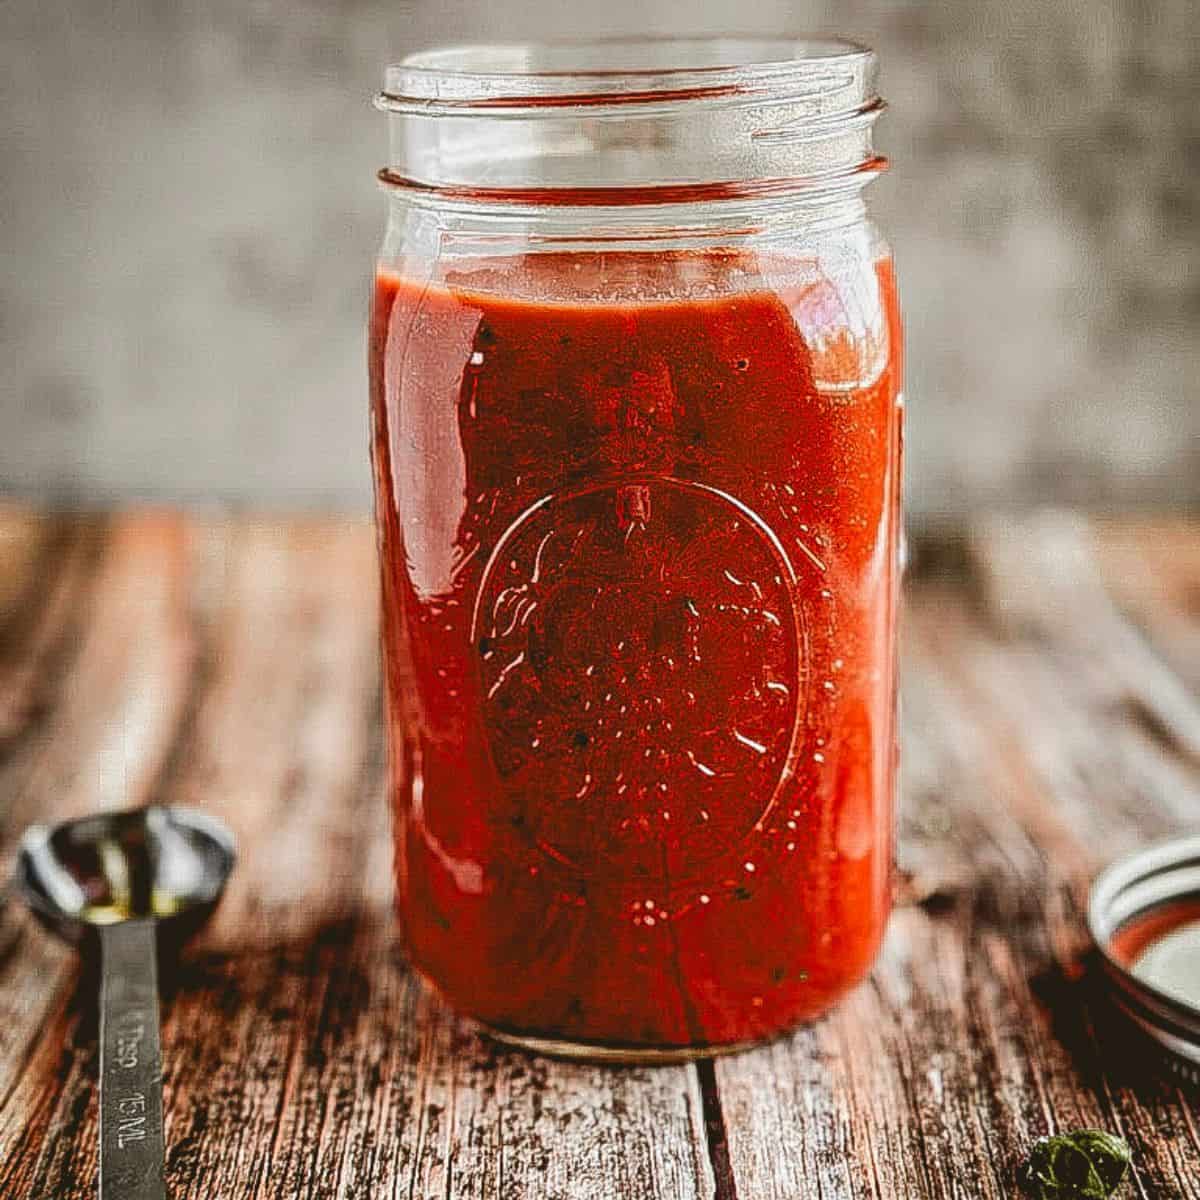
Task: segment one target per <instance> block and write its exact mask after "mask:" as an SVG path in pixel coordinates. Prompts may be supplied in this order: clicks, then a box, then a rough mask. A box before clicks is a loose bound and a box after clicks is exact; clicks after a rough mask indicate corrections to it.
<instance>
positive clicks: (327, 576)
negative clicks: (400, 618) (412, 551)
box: [0, 509, 1200, 1200]
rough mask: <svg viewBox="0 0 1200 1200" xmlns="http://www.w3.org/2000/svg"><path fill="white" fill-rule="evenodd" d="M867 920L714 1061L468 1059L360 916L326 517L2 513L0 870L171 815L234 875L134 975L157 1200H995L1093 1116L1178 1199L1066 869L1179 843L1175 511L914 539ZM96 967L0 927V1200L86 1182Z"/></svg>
mask: <svg viewBox="0 0 1200 1200" xmlns="http://www.w3.org/2000/svg"><path fill="white" fill-rule="evenodd" d="M910 584H911V586H910V589H909V600H908V612H907V618H906V626H905V639H904V645H905V672H904V686H903V699H904V705H903V717H904V759H905V763H904V789H903V791H904V796H903V804H902V809H901V825H900V830H901V844H900V865H901V868H902V872H903V873H902V878H901V887H900V897H901V904H900V907H899V908H898V909H897V912H896V914H895V917H894V918H893V921H892V924H891V928H890V931H889V935H888V938H887V941H886V944H885V947H884V951H883V954H882V956H881V958H880V962H879V964H878V967H877V969H876V970H875V972H874V974H873V975H872V977H871V978H870V979H869V980H868V981H867V983H865V984H864V985H863V986H862V987H860V988H859V989H858V990H857V991H856V992H855V993H854V994H853V995H852V996H851V997H850V998H849V1000H848V1001H847V1002H846V1003H845V1004H843V1005H842V1006H841V1007H840V1008H838V1009H837V1010H836V1012H834V1013H833V1014H832V1015H831V1016H830V1017H828V1018H827V1019H825V1020H823V1021H820V1022H818V1023H816V1024H815V1025H813V1026H811V1027H809V1028H806V1029H803V1030H801V1031H799V1032H798V1033H796V1034H795V1035H793V1036H792V1037H790V1038H786V1039H783V1040H781V1041H779V1042H776V1043H774V1044H773V1045H770V1046H766V1047H763V1048H761V1049H759V1050H756V1051H753V1052H750V1053H747V1054H743V1055H740V1056H736V1057H732V1058H727V1059H720V1060H717V1061H716V1062H714V1063H704V1064H699V1065H697V1066H684V1067H672V1068H668V1069H658V1070H643V1069H628V1068H626V1069H618V1068H602V1067H595V1066H588V1065H573V1064H564V1063H555V1062H550V1061H548V1060H544V1059H539V1058H535V1057H531V1056H527V1055H524V1054H521V1053H519V1052H515V1051H510V1050H506V1049H503V1048H501V1047H498V1046H496V1045H494V1044H491V1043H489V1042H487V1041H486V1040H484V1039H482V1038H481V1037H479V1036H478V1035H477V1034H476V1033H475V1032H474V1030H473V1029H472V1028H471V1027H470V1026H469V1025H467V1024H466V1023H464V1022H462V1021H460V1020H458V1019H456V1018H455V1017H454V1016H453V1014H451V1013H449V1012H448V1011H447V1010H446V1009H445V1008H444V1006H443V1005H442V1004H441V1003H440V1002H439V1001H438V1000H437V999H436V998H435V997H433V996H431V995H430V994H429V993H428V992H427V991H426V990H425V989H424V988H423V987H422V986H421V985H420V983H419V982H418V981H417V980H415V979H414V978H413V976H412V975H411V974H410V973H409V972H408V970H407V969H406V967H405V965H404V963H403V961H402V960H401V958H400V956H399V954H398V952H397V949H396V946H395V941H394V937H393V932H392V928H391V921H390V918H389V903H390V861H389V860H390V847H389V841H388V829H387V815H386V811H385V807H384V803H383V756H382V746H381V738H380V726H379V720H378V709H379V697H378V673H377V669H376V651H375V612H374V564H373V547H372V539H371V534H370V531H369V529H367V528H366V527H365V526H362V525H360V524H357V523H353V522H349V523H340V522H323V521H291V522H287V523H281V522H272V521H265V520H251V519H243V520H238V521H220V520H207V521H206V520H200V519H197V518H184V517H182V516H179V515H177V514H172V513H156V512H135V513H129V514H121V515H116V516H113V517H111V518H108V519H106V520H99V519H84V518H63V517H58V518H44V517H40V516H37V515H35V514H31V513H29V512H27V511H23V510H16V509H11V510H0V813H2V814H3V819H2V821H0V856H2V862H0V866H3V868H4V869H6V870H7V868H8V867H9V865H10V863H11V854H12V849H13V842H14V838H15V836H16V835H17V834H18V833H19V831H20V829H21V828H22V827H23V826H24V825H25V824H26V823H28V822H29V821H32V820H48V819H56V818H58V817H60V816H65V815H69V814H73V813H78V812H83V811H87V810H90V809H95V808H99V807H104V806H111V805H123V804H134V803H140V802H143V801H145V800H148V799H150V798H156V799H160V800H165V801H168V802H179V803H189V804H196V805H200V806H203V807H206V808H209V809H211V810H212V811H215V812H217V813H219V814H220V815H221V816H222V817H223V818H224V819H225V820H227V821H228V822H229V823H230V824H231V825H232V826H233V827H234V829H235V830H236V832H237V834H238V836H239V839H240V844H241V850H242V856H241V861H240V864H239V868H238V872H237V875H236V878H235V881H234V883H233V885H232V886H231V890H230V894H229V896H228V898H227V900H226V902H225V904H224V905H223V906H222V909H221V910H220V912H219V914H218V916H217V918H216V920H215V921H214V923H213V925H212V926H211V928H210V929H209V930H207V931H206V932H205V934H204V935H203V936H202V937H201V938H200V939H199V940H198V941H197V943H196V944H195V945H194V946H193V947H192V948H191V949H190V950H189V951H188V952H187V953H186V955H185V957H184V958H183V960H182V961H181V962H180V963H179V964H178V965H176V966H174V967H169V968H168V970H167V972H166V980H167V990H166V995H165V997H164V1006H163V1011H164V1030H163V1046H164V1058H165V1064H166V1079H165V1091H166V1116H167V1129H166V1132H167V1140H168V1145H169V1151H168V1180H169V1183H170V1187H171V1194H172V1196H173V1197H174V1198H175V1200H200V1198H201V1197H204V1198H206V1200H207V1198H208V1197H212V1196H220V1197H222V1200H250V1198H252V1197H253V1198H264V1200H265V1198H272V1200H274V1198H283V1197H287V1198H292V1197H297V1198H299V1197H310V1196H311V1197H346V1198H351V1197H353V1198H364V1200H365V1198H367V1197H370V1198H371V1200H374V1198H376V1197H387V1198H392V1197H406V1198H412V1200H416V1198H418V1197H419V1198H421V1200H424V1198H426V1197H441V1198H459V1197H462V1198H466V1197H472V1198H476V1197H477V1198H480V1200H482V1198H484V1197H501V1198H503V1200H508V1198H521V1197H538V1198H542V1197H545V1198H547V1200H585V1198H587V1200H590V1198H592V1197H623V1198H624V1197H629V1198H633V1200H640V1198H642V1197H646V1198H655V1200H657V1198H659V1197H664V1198H665V1197H671V1198H675V1197H717V1198H719V1200H772V1198H776V1197H777V1198H779V1200H807V1198H810V1197H811V1198H817V1197H821V1198H823V1200H830V1198H835V1197H836V1198H842V1197H845V1198H847V1200H850V1198H855V1200H857V1198H859V1197H876V1198H879V1200H885V1198H886V1200H891V1198H893V1197H905V1198H908V1197H963V1198H964V1200H965V1198H968V1197H969V1198H970V1200H981V1198H990V1197H1008V1196H1011V1195H1013V1193H1014V1188H1013V1173H1014V1171H1015V1168H1016V1166H1017V1164H1018V1162H1019V1161H1020V1159H1021V1157H1022V1155H1023V1154H1024V1152H1025V1151H1026V1149H1027V1148H1028V1146H1029V1144H1030V1142H1031V1141H1032V1140H1033V1139H1034V1138H1035V1137H1037V1136H1038V1135H1040V1134H1042V1133H1045V1132H1047V1131H1051V1130H1056V1129H1063V1128H1071V1127H1076V1126H1080V1125H1091V1124H1096V1125H1102V1126H1105V1127H1107V1128H1110V1129H1114V1130H1118V1131H1120V1132H1122V1133H1123V1134H1124V1135H1125V1136H1126V1137H1128V1138H1129V1139H1130V1141H1131V1143H1132V1144H1133V1146H1134V1149H1135V1153H1136V1157H1137V1174H1136V1179H1135V1181H1134V1183H1133V1184H1132V1185H1130V1188H1129V1192H1128V1194H1129V1195H1138V1196H1142V1197H1146V1198H1152V1197H1183V1198H1186V1200H1200V1138H1198V1136H1197V1128H1198V1127H1200V1099H1198V1098H1197V1097H1196V1096H1195V1095H1189V1094H1185V1093H1183V1092H1181V1091H1180V1090H1179V1089H1178V1088H1177V1087H1176V1086H1174V1085H1173V1084H1171V1083H1169V1082H1166V1081H1164V1080H1162V1079H1160V1078H1157V1077H1155V1076H1154V1075H1153V1074H1151V1073H1148V1072H1146V1071H1145V1070H1140V1069H1139V1066H1138V1063H1137V1062H1136V1061H1135V1060H1136V1058H1137V1057H1138V1056H1137V1053H1136V1052H1134V1053H1130V1052H1129V1051H1130V1049H1131V1047H1132V1046H1133V1042H1132V1041H1131V1039H1130V1037H1129V1035H1128V1034H1127V1033H1126V1032H1125V1031H1124V1030H1123V1029H1122V1028H1121V1027H1120V1026H1119V1025H1118V1024H1116V1023H1115V1022H1114V1021H1113V1020H1112V1018H1111V1017H1110V1016H1109V1015H1108V1014H1107V1010H1106V1008H1105V1006H1104V1005H1103V1004H1102V1002H1101V998H1100V997H1099V996H1098V995H1097V991H1096V988H1095V986H1094V984H1093V983H1092V979H1091V976H1090V975H1089V974H1088V972H1087V970H1086V957H1085V955H1086V940H1085V937H1084V933H1083V928H1082V923H1081V909H1082V904H1083V900H1084V897H1085V895H1086V888H1087V883H1088V880H1089V877H1090V875H1091V873H1092V872H1093V871H1094V870H1095V869H1096V867H1097V866H1098V865H1100V864H1101V863H1102V862H1103V861H1105V860H1106V859H1107V858H1109V857H1110V856H1112V855H1114V854H1116V853H1118V852H1120V851H1122V850H1124V849H1127V848H1129V847H1132V846H1134V845H1136V844H1138V843H1139V842H1140V841H1142V840H1144V839H1145V838H1147V837H1151V836H1157V835H1160V834H1165V833H1169V832H1171V831H1174V830H1178V829H1181V828H1184V827H1187V826H1189V825H1192V826H1194V825H1196V824H1200V753H1198V748H1200V702H1198V701H1197V699H1196V696H1195V692H1194V688H1195V686H1196V685H1197V683H1198V682H1200V661H1198V659H1197V648H1198V647H1200V604H1198V603H1197V597H1198V596H1200V527H1197V526H1192V525H1189V524H1187V523H1185V522H1181V521H1165V522H1154V521H1147V520H1141V521H1139V522H1138V523H1136V524H1134V523H1129V524H1125V523H1121V522H1116V521H1109V522H1104V523H1102V524H1098V525H1088V524H1085V523H1083V522H1082V521H1081V520H1080V519H1079V518H1077V517H1075V516H1073V515H1071V514H1065V513H1043V514H1038V515H1037V516H1035V517H1031V518H1028V519H1025V520H1022V521H1021V522H1013V521H1008V522H995V521H993V522H989V523H987V524H985V525H981V526H979V527H977V528H975V529H973V530H970V531H968V532H966V533H963V534H955V535H954V536H943V537H939V538H938V539H936V540H931V541H926V542H924V543H919V544H918V553H917V557H916V564H915V567H914V570H913V573H912V577H911V579H910ZM94 986H95V981H94V979H93V978H92V977H91V976H90V974H89V973H88V970H87V969H86V968H81V967H80V966H79V965H78V964H77V963H76V962H75V960H74V959H73V957H72V956H71V954H70V953H69V952H68V951H67V950H65V949H63V948H61V947H60V946H58V945H57V944H55V943H54V942H52V941H51V940H50V939H49V938H48V936H47V935H45V934H44V933H42V932H41V931H40V929H38V928H37V927H35V926H34V925H33V924H32V922H31V921H30V920H29V919H28V918H27V917H26V916H25V915H24V914H23V913H22V912H21V911H20V910H19V909H18V908H17V907H16V906H15V905H14V904H11V903H10V904H8V905H7V906H6V907H5V908H4V910H3V913H2V914H0V1196H4V1197H8V1196H13V1197H26V1196H28V1197H35V1198H37V1200H41V1198H43V1197H54V1198H55V1200H75V1198H77V1197H78V1198H82V1197H85V1196H90V1195H92V1194H93V1190H94V1173H95V1167H96V1153H95V1110H94V1092H95V1087H94V1080H95V1070H96V1051H95V1018H94V1003H93V992H94Z"/></svg>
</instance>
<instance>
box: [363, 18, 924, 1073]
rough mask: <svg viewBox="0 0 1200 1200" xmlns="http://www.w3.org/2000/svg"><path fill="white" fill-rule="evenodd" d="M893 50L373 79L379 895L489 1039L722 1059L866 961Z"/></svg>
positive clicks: (880, 808)
mask: <svg viewBox="0 0 1200 1200" xmlns="http://www.w3.org/2000/svg"><path fill="white" fill-rule="evenodd" d="M873 74H874V56H873V55H872V54H871V53H870V52H869V51H868V50H865V49H863V48H861V47H858V46H854V45H850V44H848V43H842V42H836V41H820V42H814V41H796V40H794V39H762V40H728V39H688V40H680V39H667V40H636V41H624V42H622V41H610V42H601V43H595V44H591V45H585V44H572V45H548V46H494V47H474V48H463V49H452V50H440V51H433V52H429V53H423V54H419V55H415V56H413V57H411V58H409V59H407V60H405V61H404V62H403V63H401V64H399V65H397V66H394V67H391V68H389V70H388V72H387V77H386V87H385V90H384V92H383V93H381V95H380V96H379V98H378V101H377V103H378V106H379V107H380V108H382V109H384V110H385V111H387V112H388V114H389V116H390V123H391V131H392V143H391V158H390V165H389V166H388V167H387V168H386V169H385V170H383V171H382V172H381V173H380V178H381V180H382V182H383V184H384V186H385V188H386V190H387V193H388V197H389V205H390V207H389V220H388V226H387V233H386V237H385V239H384V243H383V248H382V251H381V254H380V257H379V263H378V273H377V277H376V284H375V296H374V307H373V313H372V318H371V351H370V357H371V396H372V412H373V445H372V451H373V461H374V469H375V484H376V519H377V527H378V533H379V554H380V566H381V574H382V595H383V646H384V658H385V663H386V696H387V710H388V729H389V741H390V752H391V763H392V768H391V799H392V804H393V807H394V821H395V826H394V828H395V849H396V860H395V861H396V902H397V907H398V911H399V916H400V921H401V924H402V927H403V933H404V938H405V941H406V943H407V948H408V952H409V955H410V957H411V960H412V962H413V964H414V966H415V967H416V969H417V970H418V971H419V972H420V973H421V974H422V975H423V976H424V977H425V978H426V979H428V980H429V981H431V982H432V984H433V985H434V986H435V987H436V988H437V989H438V990H439V991H440V992H441V993H443V994H444V995H445V996H446V997H447V998H448V999H449V1000H450V1002H451V1003H452V1004H454V1005H455V1006H456V1007H457V1008H458V1009H460V1010H461V1011H463V1012H465V1013H467V1014H469V1015H470V1016H472V1017H474V1018H476V1019H477V1020H478V1021H480V1022H482V1023H483V1024H484V1025H485V1026H487V1027H488V1028H489V1029H490V1030H491V1031H492V1032H493V1033H495V1034H496V1035H498V1036H500V1037H502V1038H505V1039H509V1040H513V1041H518V1042H520V1043H522V1044H525V1045H528V1046H532V1047H535V1048H540V1049H544V1050H548V1051H551V1052H557V1053H567V1054H584V1055H588V1056H592V1057H598V1056H619V1057H622V1058H626V1059H643V1060H654V1059H664V1058H674V1057H684V1056H688V1055H694V1054H703V1053H712V1052H716V1051H718V1050H726V1049H731V1048H734V1047H737V1046H741V1045H745V1044H747V1043H751V1042H755V1041H757V1040H759V1039H762V1038H767V1037H770V1036H772V1035H775V1034H778V1033H780V1032H782V1031H784V1030H787V1029H788V1028H790V1027H791V1026H793V1025H795V1024H796V1023H797V1022H800V1021H803V1020H806V1019H807V1018H810V1017H813V1016H815V1015H817V1014H819V1013H821V1012H823V1011H824V1010H825V1009H826V1008H828V1007H829V1005H831V1004H832V1003H833V1002H834V1001H836V1000H837V999H838V997H840V996H841V995H842V994H843V993H845V992H846V991H847V989H849V988H850V987H852V986H853V985H854V984H855V983H856V982H857V981H858V980H860V979H861V978H862V976H863V975H864V974H865V973H866V972H867V971H868V970H869V968H870V966H871V963H872V961H873V959H874V957H875V954H876V952H877V949H878V946H879V942H880V938H881V936H882V932H883V928H884V924H885V922H886V918H887V913H888V907H889V899H890V887H891V879H890V873H891V864H892V836H893V792H894V777H895V767H896V755H895V699H894V698H895V687H896V588H897V534H898V521H899V487H900V438H901V401H900V395H899V386H900V331H899V320H898V314H897V305H896V292H895V285H894V281H893V272H892V262H891V258H890V254H889V251H888V248H887V246H886V244H885V243H884V241H883V239H882V237H881V236H880V234H879V232H878V231H877V229H876V228H875V226H874V225H872V224H871V222H870V221H869V220H868V219H867V217H866V213H865V209H864V204H863V197H862V186H863V184H865V183H866V182H867V181H868V180H870V179H871V178H872V177H873V176H874V175H875V174H876V173H877V172H878V171H879V170H880V169H881V168H882V166H883V165H884V163H883V160H881V159H880V158H878V157H877V156H875V155H874V153H873V151H872V147H871V127H872V124H873V122H874V119H875V117H876V116H877V115H878V113H879V111H880V110H881V108H882V102H881V101H880V100H879V99H878V97H877V96H876V95H875V93H874V91H873V84H872V80H873Z"/></svg>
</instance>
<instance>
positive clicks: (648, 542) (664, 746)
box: [473, 478, 805, 882]
mask: <svg viewBox="0 0 1200 1200" xmlns="http://www.w3.org/2000/svg"><path fill="white" fill-rule="evenodd" d="M795 587H796V580H795V574H794V571H793V568H792V565H791V563H790V562H789V560H788V557H787V555H786V553H785V552H784V549H783V547H782V545H781V544H780V542H779V540H778V538H777V537H776V536H775V535H774V533H773V532H772V531H771V529H770V528H769V527H768V526H767V525H766V523H765V522H764V521H763V520H762V519H761V517H759V516H758V515H757V514H755V513H754V512H753V511H752V510H751V509H749V508H748V507H747V506H746V505H745V504H744V503H742V502H741V501H739V500H737V499H735V498H734V497H732V496H730V495H728V494H726V493H725V492H722V491H720V490H718V489H716V488H713V487H709V486H706V485H703V484H699V483H694V482H689V481H685V480H679V479H672V478H644V479H639V480H636V481H633V482H622V483H619V484H605V485H601V486H596V487H592V488H588V489H585V490H582V491H576V492H571V493H566V494H557V495H550V496H547V497H545V498H543V499H542V500H541V501H539V502H538V503H537V504H535V505H533V506H531V507H530V508H528V509H527V510H526V511H525V512H524V513H522V514H521V516H520V517H518V518H517V520H516V521H514V522H513V523H512V525H511V526H510V527H509V528H508V530H507V531H506V532H505V534H504V535H503V537H502V538H501V539H500V541H499V542H498V544H497V545H496V547H495V549H494V551H493V553H492V555H491V557H490V559H489V561H488V563H487V566H486V568H485V570H484V573H483V578H482V581H481V585H480V589H479V593H478V597H477V601H476V605H475V613H474V619H473V636H474V639H475V643H476V647H477V650H478V655H479V659H478V661H479V668H480V673H481V695H482V697H483V714H482V715H483V722H484V725H485V728H486V738H487V741H488V744H489V746H490V750H491V754H492V759H493V763H494V765H495V769H496V772H497V774H498V776H499V778H500V781H501V785H502V786H501V789H500V792H499V795H498V797H497V800H498V802H499V803H501V804H503V805H505V806H507V810H508V811H507V812H506V813H505V814H504V815H505V816H506V817H507V819H508V820H509V821H510V822H511V823H513V824H515V825H517V826H519V827H521V828H522V829H523V832H524V834H525V835H526V836H527V837H528V838H529V839H530V840H531V841H532V843H533V844H535V845H536V846H537V847H538V848H540V849H541V850H542V851H544V852H545V854H547V855H549V856H550V857H551V858H552V859H555V860H557V861H558V862H560V863H561V864H562V865H564V866H565V867H567V868H569V869H570V870H571V871H573V872H575V873H578V874H582V875H590V874H592V873H594V872H597V871H603V872H604V873H605V874H606V875H608V876H609V877H612V876H613V875H614V874H616V875H619V876H621V877H624V878H626V879H627V880H630V881H633V880H637V881H646V882H650V881H660V880H666V879H671V880H673V881H676V880H677V879H678V873H679V872H680V871H683V870H684V869H685V867H686V868H687V869H690V870H693V871H694V870H695V868H696V867H697V866H698V865H700V864H704V863H707V862H709V861H711V860H712V859H713V858H715V857H717V856H720V855H722V854H727V853H729V852H730V850H731V849H732V848H733V847H734V846H735V845H736V844H737V843H738V842H740V841H741V840H742V839H743V838H744V837H745V836H746V835H747V834H748V833H750V832H751V831H752V830H753V829H754V828H755V827H756V826H758V825H759V824H760V823H761V822H762V821H763V819H764V817H765V816H766V814H767V812H768V811H769V810H770V808H771V806H772V803H773V802H774V799H775V797H776V795H777V793H778V792H779V789H780V787H781V785H782V784H783V783H784V782H785V781H786V779H787V777H788V774H789V772H790V770H791V766H792V763H793V760H794V756H795V754H796V747H797V742H798V739H799V737H800V730H801V726H802V722H803V715H804V710H805V697H804V680H805V672H804V669H803V649H802V647H803V642H804V637H803V624H802V620H803V618H802V614H801V609H800V607H799V605H798V604H797V602H796V594H795ZM730 681H736V684H735V686H732V687H731V686H730Z"/></svg>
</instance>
